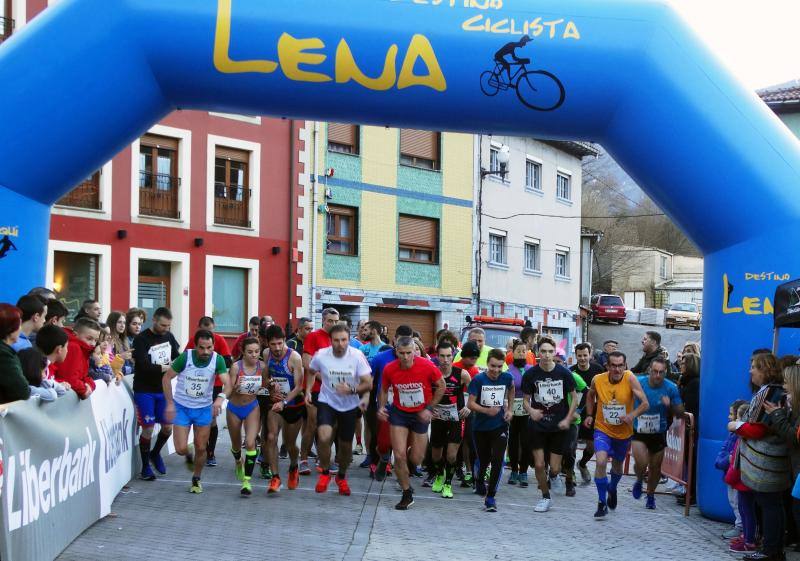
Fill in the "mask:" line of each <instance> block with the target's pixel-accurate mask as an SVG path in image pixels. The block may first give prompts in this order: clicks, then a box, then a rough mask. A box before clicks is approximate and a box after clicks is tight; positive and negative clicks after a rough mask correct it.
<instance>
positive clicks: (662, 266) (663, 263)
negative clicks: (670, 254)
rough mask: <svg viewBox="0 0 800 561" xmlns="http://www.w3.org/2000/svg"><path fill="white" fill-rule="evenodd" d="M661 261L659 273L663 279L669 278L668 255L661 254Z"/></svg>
mask: <svg viewBox="0 0 800 561" xmlns="http://www.w3.org/2000/svg"><path fill="white" fill-rule="evenodd" d="M660 257H661V262H660V263H659V268H658V274H659V276H660V277H661V278H662V279H666V278H667V256H666V255H661V256H660Z"/></svg>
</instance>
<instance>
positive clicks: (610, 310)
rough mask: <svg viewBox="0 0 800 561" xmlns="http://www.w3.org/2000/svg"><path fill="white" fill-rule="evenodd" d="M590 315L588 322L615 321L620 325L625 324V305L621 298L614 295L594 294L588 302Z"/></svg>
mask: <svg viewBox="0 0 800 561" xmlns="http://www.w3.org/2000/svg"><path fill="white" fill-rule="evenodd" d="M590 304H591V306H592V314H591V315H590V316H589V321H591V322H596V321H598V320H599V321H616V322H617V323H618V324H620V325H622V324H623V323H625V315H626V314H627V312H626V311H625V303H624V302H623V301H622V298H620V297H619V296H617V295H615V294H595V295H594V296H592V300H591V302H590Z"/></svg>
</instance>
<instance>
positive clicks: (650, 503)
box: [644, 495, 656, 510]
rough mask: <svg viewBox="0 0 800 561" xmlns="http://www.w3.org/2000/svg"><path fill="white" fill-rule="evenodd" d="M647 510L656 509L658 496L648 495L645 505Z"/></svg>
mask: <svg viewBox="0 0 800 561" xmlns="http://www.w3.org/2000/svg"><path fill="white" fill-rule="evenodd" d="M644 507H645V508H647V509H649V510H655V509H656V496H655V495H647V502H646V503H645V505H644Z"/></svg>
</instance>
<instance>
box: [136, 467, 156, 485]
mask: <svg viewBox="0 0 800 561" xmlns="http://www.w3.org/2000/svg"><path fill="white" fill-rule="evenodd" d="M139 477H140V478H141V479H143V480H145V481H155V480H156V474H155V473H153V468H151V467H150V466H149V465H146V466H144V467H143V468H142V474H141V475H140V476H139Z"/></svg>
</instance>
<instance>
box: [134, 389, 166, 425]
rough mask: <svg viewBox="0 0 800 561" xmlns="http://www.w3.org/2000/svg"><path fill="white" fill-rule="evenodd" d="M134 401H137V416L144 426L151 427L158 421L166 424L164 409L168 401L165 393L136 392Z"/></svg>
mask: <svg viewBox="0 0 800 561" xmlns="http://www.w3.org/2000/svg"><path fill="white" fill-rule="evenodd" d="M133 401H134V402H135V403H136V417H137V418H138V420H139V424H140V425H141V426H143V427H151V426H153V425H154V424H156V423H160V424H162V425H163V424H164V409H165V408H166V406H167V401H166V400H165V399H164V394H163V393H143V392H135V393H134V394H133Z"/></svg>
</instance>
